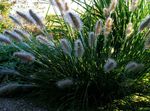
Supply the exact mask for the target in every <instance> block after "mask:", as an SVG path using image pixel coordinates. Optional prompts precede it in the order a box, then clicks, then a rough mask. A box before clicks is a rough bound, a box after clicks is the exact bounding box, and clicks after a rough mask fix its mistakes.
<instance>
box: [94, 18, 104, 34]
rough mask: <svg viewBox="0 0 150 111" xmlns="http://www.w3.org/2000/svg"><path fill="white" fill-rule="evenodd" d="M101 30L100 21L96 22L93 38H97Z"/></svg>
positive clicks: (101, 24)
mask: <svg viewBox="0 0 150 111" xmlns="http://www.w3.org/2000/svg"><path fill="white" fill-rule="evenodd" d="M102 30H103V23H102V21H101V20H98V21H97V22H96V25H95V36H99V35H100V34H101V32H102Z"/></svg>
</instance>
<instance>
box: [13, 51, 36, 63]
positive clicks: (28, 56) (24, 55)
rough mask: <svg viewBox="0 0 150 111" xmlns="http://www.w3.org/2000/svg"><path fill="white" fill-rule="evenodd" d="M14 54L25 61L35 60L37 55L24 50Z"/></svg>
mask: <svg viewBox="0 0 150 111" xmlns="http://www.w3.org/2000/svg"><path fill="white" fill-rule="evenodd" d="M13 56H15V57H18V58H20V59H21V60H23V61H24V62H33V61H35V57H34V56H33V55H32V54H31V53H28V52H23V51H20V52H15V53H14V54H13Z"/></svg>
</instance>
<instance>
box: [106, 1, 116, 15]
mask: <svg viewBox="0 0 150 111" xmlns="http://www.w3.org/2000/svg"><path fill="white" fill-rule="evenodd" d="M117 4H118V0H112V1H111V3H110V6H109V8H108V9H109V12H111V13H112V12H113V11H114V10H115V9H116V6H117Z"/></svg>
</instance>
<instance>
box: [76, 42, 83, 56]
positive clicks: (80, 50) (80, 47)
mask: <svg viewBox="0 0 150 111" xmlns="http://www.w3.org/2000/svg"><path fill="white" fill-rule="evenodd" d="M83 54H84V47H83V45H82V42H81V40H80V39H78V40H76V41H75V56H76V57H79V58H80V57H82V56H83Z"/></svg>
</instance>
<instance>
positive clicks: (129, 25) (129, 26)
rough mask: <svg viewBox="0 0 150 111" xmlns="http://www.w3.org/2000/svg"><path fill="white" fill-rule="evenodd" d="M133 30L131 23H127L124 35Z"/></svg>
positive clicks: (129, 33)
mask: <svg viewBox="0 0 150 111" xmlns="http://www.w3.org/2000/svg"><path fill="white" fill-rule="evenodd" d="M133 31H134V29H133V24H132V23H131V22H130V23H128V25H127V29H126V36H127V37H129V36H130V35H131V34H132V33H133Z"/></svg>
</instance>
